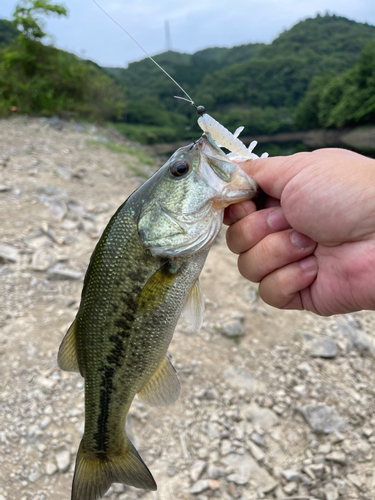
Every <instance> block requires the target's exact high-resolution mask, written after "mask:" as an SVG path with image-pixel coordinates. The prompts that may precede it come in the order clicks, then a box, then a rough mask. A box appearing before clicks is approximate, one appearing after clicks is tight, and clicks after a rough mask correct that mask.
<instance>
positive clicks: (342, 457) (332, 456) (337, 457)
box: [326, 451, 347, 465]
mask: <svg viewBox="0 0 375 500" xmlns="http://www.w3.org/2000/svg"><path fill="white" fill-rule="evenodd" d="M326 459H327V460H330V461H331V462H335V463H337V464H340V465H346V464H347V459H346V454H345V452H344V451H333V452H332V453H329V454H328V455H327V456H326Z"/></svg>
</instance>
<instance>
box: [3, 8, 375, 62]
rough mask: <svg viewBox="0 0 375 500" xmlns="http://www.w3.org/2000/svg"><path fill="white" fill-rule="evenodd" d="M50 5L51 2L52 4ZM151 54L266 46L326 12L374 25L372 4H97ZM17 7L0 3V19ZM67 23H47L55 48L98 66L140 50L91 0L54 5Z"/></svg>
mask: <svg viewBox="0 0 375 500" xmlns="http://www.w3.org/2000/svg"><path fill="white" fill-rule="evenodd" d="M52 1H53V0H52ZM97 1H98V3H99V4H100V5H101V6H102V8H104V9H105V10H106V11H107V12H108V14H109V15H110V16H111V17H113V18H114V19H115V20H116V21H117V22H118V23H119V24H121V25H122V26H123V27H124V28H125V29H126V30H127V31H128V32H129V33H130V34H131V35H132V36H133V37H134V38H135V39H136V40H137V42H138V43H139V44H140V45H142V46H143V48H144V49H145V50H146V51H147V52H148V53H149V54H151V55H155V54H158V53H160V52H164V51H165V50H166V49H167V42H166V40H167V37H166V28H165V26H166V22H168V25H169V31H170V40H171V46H170V48H171V49H172V50H176V51H179V52H188V53H193V52H196V51H197V50H201V49H204V48H207V47H217V46H219V47H233V46H234V45H241V44H245V43H251V42H264V43H270V42H271V41H272V40H274V39H275V38H276V37H277V36H278V35H279V34H280V33H282V32H283V31H284V30H286V29H289V28H291V27H292V26H293V25H294V24H296V23H297V22H298V21H300V20H301V19H306V18H307V17H315V16H316V14H317V13H320V14H322V15H324V14H325V13H326V12H328V13H330V14H336V15H339V16H344V17H347V18H348V19H353V20H354V21H358V22H362V23H368V24H372V25H375V1H374V0H314V2H312V1H311V0H282V1H281V0H231V1H228V0H189V1H188V2H178V1H176V0H157V1H155V0H97ZM17 3H18V2H17V1H16V0H0V18H6V19H10V18H11V16H12V12H13V11H14V8H15V6H16V4H17ZM56 3H60V4H63V5H65V6H66V7H67V9H68V18H49V19H46V27H45V30H46V31H47V33H50V34H52V35H53V38H54V42H53V43H54V45H55V46H56V47H59V48H61V49H64V50H68V51H70V52H74V53H76V54H77V55H79V56H80V57H84V58H87V59H91V60H93V61H95V62H97V63H98V64H100V65H102V66H127V64H128V63H129V62H132V61H137V60H140V59H143V58H144V57H145V54H144V53H143V52H142V50H141V49H140V48H139V47H138V46H137V45H136V44H135V43H134V42H133V41H132V40H131V39H130V38H129V37H128V36H127V35H126V34H125V33H124V32H123V31H122V30H121V29H120V28H119V27H118V26H117V25H116V24H115V23H114V22H113V21H111V20H110V19H109V18H108V17H107V16H106V15H105V14H104V13H103V12H102V11H101V10H100V9H99V8H98V7H97V5H95V3H94V2H93V1H92V0H65V1H61V2H60V1H56Z"/></svg>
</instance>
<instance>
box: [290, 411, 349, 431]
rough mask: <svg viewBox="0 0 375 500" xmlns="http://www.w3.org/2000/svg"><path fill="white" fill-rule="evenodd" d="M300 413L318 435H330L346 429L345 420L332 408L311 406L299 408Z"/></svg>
mask: <svg viewBox="0 0 375 500" xmlns="http://www.w3.org/2000/svg"><path fill="white" fill-rule="evenodd" d="M299 411H300V413H301V414H302V415H303V416H304V418H305V419H306V421H307V423H308V424H309V426H310V427H311V429H312V430H313V432H315V433H316V434H329V433H331V432H334V431H344V430H345V429H346V424H345V421H344V419H343V418H342V417H340V415H339V414H338V412H337V410H336V408H333V407H332V406H326V405H324V404H319V405H309V406H303V407H301V408H299Z"/></svg>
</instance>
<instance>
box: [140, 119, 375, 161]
mask: <svg viewBox="0 0 375 500" xmlns="http://www.w3.org/2000/svg"><path fill="white" fill-rule="evenodd" d="M254 139H255V140H257V141H258V143H259V144H263V143H269V142H273V143H283V142H302V143H303V144H305V145H306V146H307V147H308V148H311V149H315V148H323V147H346V148H352V149H355V150H356V151H363V152H368V153H369V154H372V155H373V154H374V153H375V126H366V127H355V128H345V129H340V130H330V129H327V130H326V129H314V130H304V131H299V132H280V133H277V134H273V135H258V136H256V137H254V136H252V137H247V136H243V137H242V136H241V140H242V141H243V142H244V143H245V144H246V145H248V144H250V142H251V141H253V140H254ZM188 143H189V141H179V142H174V143H165V144H153V145H152V146H150V147H151V148H152V150H153V151H154V152H155V153H156V154H168V153H171V152H173V151H175V150H176V149H178V148H180V147H182V146H186V144H188Z"/></svg>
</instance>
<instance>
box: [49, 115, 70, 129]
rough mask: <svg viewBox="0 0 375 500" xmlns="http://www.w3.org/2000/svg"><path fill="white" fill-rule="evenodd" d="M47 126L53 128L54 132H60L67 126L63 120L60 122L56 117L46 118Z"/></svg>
mask: <svg viewBox="0 0 375 500" xmlns="http://www.w3.org/2000/svg"><path fill="white" fill-rule="evenodd" d="M46 123H47V125H49V126H50V127H52V128H54V129H55V130H62V129H63V128H65V127H66V126H67V122H66V121H64V120H61V119H60V118H58V117H57V116H52V118H48V120H47V121H46Z"/></svg>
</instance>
